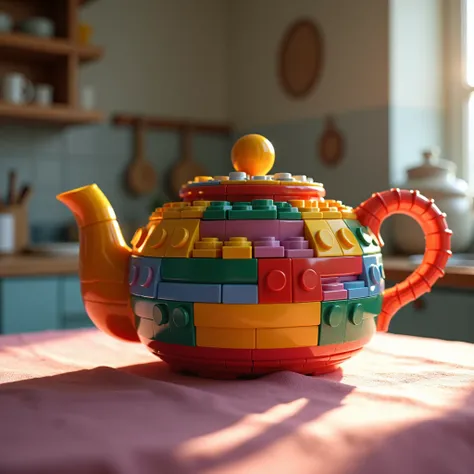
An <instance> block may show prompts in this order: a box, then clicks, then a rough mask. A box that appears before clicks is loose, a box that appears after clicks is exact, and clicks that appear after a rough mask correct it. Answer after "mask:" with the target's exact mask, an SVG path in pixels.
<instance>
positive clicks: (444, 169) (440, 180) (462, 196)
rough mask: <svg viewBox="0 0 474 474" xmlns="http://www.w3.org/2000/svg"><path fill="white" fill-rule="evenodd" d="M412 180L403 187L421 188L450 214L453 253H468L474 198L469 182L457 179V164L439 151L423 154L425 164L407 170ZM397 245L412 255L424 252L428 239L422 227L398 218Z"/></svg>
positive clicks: (421, 190)
mask: <svg viewBox="0 0 474 474" xmlns="http://www.w3.org/2000/svg"><path fill="white" fill-rule="evenodd" d="M407 177H408V181H407V182H406V183H404V184H402V185H400V186H399V187H400V188H405V189H417V190H418V191H420V193H421V194H423V195H424V196H426V197H427V198H431V199H434V200H435V201H436V205H437V206H438V207H439V208H440V209H442V210H443V212H445V213H446V220H447V222H448V225H449V228H450V229H451V230H452V231H453V237H452V251H453V252H462V251H465V250H467V248H468V247H469V245H470V244H471V242H472V236H473V224H474V215H473V197H472V195H471V193H470V192H469V188H468V184H467V183H466V181H464V180H462V179H459V178H457V177H456V165H455V164H454V163H453V162H452V161H448V160H443V159H441V158H440V157H439V149H436V148H435V149H432V150H427V151H425V152H423V164H422V165H421V166H417V167H415V168H410V169H408V170H407ZM393 220H394V228H393V236H394V244H395V246H396V248H397V250H399V251H401V252H404V253H408V254H420V253H423V252H424V248H425V239H424V237H423V233H422V232H421V229H420V228H419V226H418V224H416V222H415V221H414V220H413V219H409V218H405V216H398V215H397V216H395V217H394V219H393Z"/></svg>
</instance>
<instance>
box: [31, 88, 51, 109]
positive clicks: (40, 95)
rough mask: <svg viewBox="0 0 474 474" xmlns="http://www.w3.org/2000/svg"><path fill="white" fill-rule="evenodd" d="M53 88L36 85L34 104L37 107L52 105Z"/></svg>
mask: <svg viewBox="0 0 474 474" xmlns="http://www.w3.org/2000/svg"><path fill="white" fill-rule="evenodd" d="M53 94H54V89H53V86H51V85H49V84H37V85H36V92H35V103H36V104H38V105H43V106H48V105H51V104H52V103H53Z"/></svg>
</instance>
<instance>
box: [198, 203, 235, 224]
mask: <svg viewBox="0 0 474 474" xmlns="http://www.w3.org/2000/svg"><path fill="white" fill-rule="evenodd" d="M230 209H232V205H231V204H230V202H228V201H212V202H211V204H210V205H209V206H208V207H207V209H206V210H205V211H204V213H203V216H202V218H203V219H204V220H205V221H209V220H222V219H227V213H228V212H229V210H230Z"/></svg>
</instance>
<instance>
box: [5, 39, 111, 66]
mask: <svg viewBox="0 0 474 474" xmlns="http://www.w3.org/2000/svg"><path fill="white" fill-rule="evenodd" d="M0 52H3V53H8V52H11V53H13V54H15V56H16V57H17V58H18V55H21V56H23V57H25V58H31V59H35V58H36V59H43V60H44V59H48V58H49V59H54V58H55V57H58V56H67V55H69V54H77V56H78V57H79V59H80V61H81V62H86V61H93V60H97V59H100V58H101V57H102V55H103V53H104V51H103V49H102V48H101V47H99V46H94V45H79V44H73V43H71V42H69V41H67V40H63V39H59V38H38V37H35V36H31V35H25V34H22V33H1V34H0Z"/></svg>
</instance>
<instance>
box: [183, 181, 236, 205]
mask: <svg viewBox="0 0 474 474" xmlns="http://www.w3.org/2000/svg"><path fill="white" fill-rule="evenodd" d="M226 195H227V186H225V185H223V184H220V185H218V186H191V187H184V188H181V190H180V192H179V197H180V198H181V199H182V200H183V201H185V202H192V201H206V200H210V201H226Z"/></svg>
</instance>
